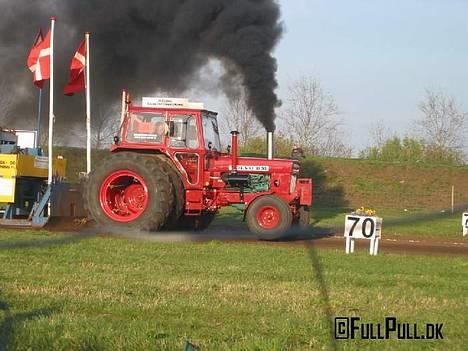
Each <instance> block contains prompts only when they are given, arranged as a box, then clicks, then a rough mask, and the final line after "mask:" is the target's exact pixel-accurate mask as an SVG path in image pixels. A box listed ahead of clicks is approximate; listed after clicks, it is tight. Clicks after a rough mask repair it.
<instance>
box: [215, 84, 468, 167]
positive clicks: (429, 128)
mask: <svg viewBox="0 0 468 351" xmlns="http://www.w3.org/2000/svg"><path fill="white" fill-rule="evenodd" d="M418 108H419V116H418V117H417V118H416V119H415V120H414V121H413V123H412V124H413V128H412V131H411V132H408V133H406V134H397V133H395V132H391V131H390V130H388V129H387V128H386V127H385V126H384V125H383V123H382V122H379V123H377V124H376V125H374V126H372V127H371V128H370V136H371V137H372V145H371V146H369V147H367V148H366V149H364V150H361V151H359V152H358V155H359V157H360V158H364V159H371V160H380V161H389V162H424V163H439V164H451V165H461V164H465V162H467V155H466V148H467V147H468V144H467V140H468V118H467V116H468V113H466V112H464V111H462V108H461V106H460V105H459V104H458V103H457V101H456V100H455V99H454V98H453V97H451V96H448V95H446V94H444V93H443V92H438V91H433V90H426V94H425V96H424V98H423V99H422V101H421V102H420V103H419V106H418ZM224 110H225V111H224V118H223V119H222V121H221V127H222V130H223V131H224V132H225V134H227V133H228V131H230V130H239V131H240V132H241V136H240V146H241V151H242V152H244V153H246V154H264V153H265V151H266V150H265V148H266V146H265V135H264V134H265V131H264V130H263V128H262V127H261V126H260V124H259V123H258V121H257V120H256V119H255V116H254V115H253V113H252V112H251V111H250V110H249V109H248V107H247V104H246V103H245V95H244V94H243V93H240V94H238V95H237V96H235V97H233V98H231V99H230V100H229V101H228V103H227V104H226V106H225V108H224ZM346 137H347V135H346V133H345V129H344V124H343V119H342V118H341V113H340V110H339V108H338V104H337V102H336V100H335V98H334V97H333V96H332V95H331V94H329V93H328V92H326V91H325V89H324V88H323V86H322V84H321V82H320V80H318V79H317V78H314V77H311V76H304V77H301V78H299V79H297V80H296V81H294V82H293V83H292V84H291V85H290V87H289V89H288V94H287V97H286V99H285V100H284V101H283V106H282V107H281V108H280V109H279V110H278V118H277V131H276V137H275V147H276V154H277V155H278V156H282V157H287V156H289V155H290V154H291V150H292V149H293V148H294V147H300V148H302V149H303V150H304V152H305V154H306V155H308V156H321V157H350V156H351V155H352V154H353V149H352V147H351V146H350V145H349V144H348V143H347V142H346ZM355 154H356V153H355Z"/></svg>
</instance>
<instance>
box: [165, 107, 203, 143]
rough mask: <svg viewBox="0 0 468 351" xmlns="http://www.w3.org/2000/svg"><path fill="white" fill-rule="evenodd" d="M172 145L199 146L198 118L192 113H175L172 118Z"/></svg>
mask: <svg viewBox="0 0 468 351" xmlns="http://www.w3.org/2000/svg"><path fill="white" fill-rule="evenodd" d="M170 137H171V138H170V145H171V147H175V148H181V149H197V148H198V147H199V143H198V134H197V120H196V118H195V117H194V116H191V115H175V116H173V117H172V120H171V132H170Z"/></svg>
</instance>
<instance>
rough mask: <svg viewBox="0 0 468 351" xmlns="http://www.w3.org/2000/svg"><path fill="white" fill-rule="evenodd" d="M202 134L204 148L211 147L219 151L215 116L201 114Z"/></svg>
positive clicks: (219, 144)
mask: <svg viewBox="0 0 468 351" xmlns="http://www.w3.org/2000/svg"><path fill="white" fill-rule="evenodd" d="M203 136H204V139H205V148H206V149H210V147H211V150H216V151H221V143H220V141H219V131H218V121H217V119H216V116H213V115H208V114H203Z"/></svg>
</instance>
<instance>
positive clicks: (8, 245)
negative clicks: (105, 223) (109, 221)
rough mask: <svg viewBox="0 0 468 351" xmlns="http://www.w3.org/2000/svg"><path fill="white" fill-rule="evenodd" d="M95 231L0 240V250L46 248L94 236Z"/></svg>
mask: <svg viewBox="0 0 468 351" xmlns="http://www.w3.org/2000/svg"><path fill="white" fill-rule="evenodd" d="M96 235H97V233H95V232H84V233H73V234H70V235H67V236H64V237H62V236H60V237H56V238H53V239H44V240H41V239H35V240H18V241H6V242H0V250H11V249H30V248H34V249H35V248H37V249H40V248H47V247H51V246H56V245H58V246H61V245H63V246H64V245H69V244H73V243H75V242H78V241H81V240H85V239H88V238H91V237H93V236H96Z"/></svg>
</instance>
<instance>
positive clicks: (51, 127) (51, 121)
mask: <svg viewBox="0 0 468 351" xmlns="http://www.w3.org/2000/svg"><path fill="white" fill-rule="evenodd" d="M55 20H56V18H55V17H51V19H50V82H49V87H50V94H49V150H48V154H49V172H48V177H47V184H49V185H50V184H52V176H53V169H52V167H53V151H52V148H53V136H54V119H55V116H54V30H55Z"/></svg>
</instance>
